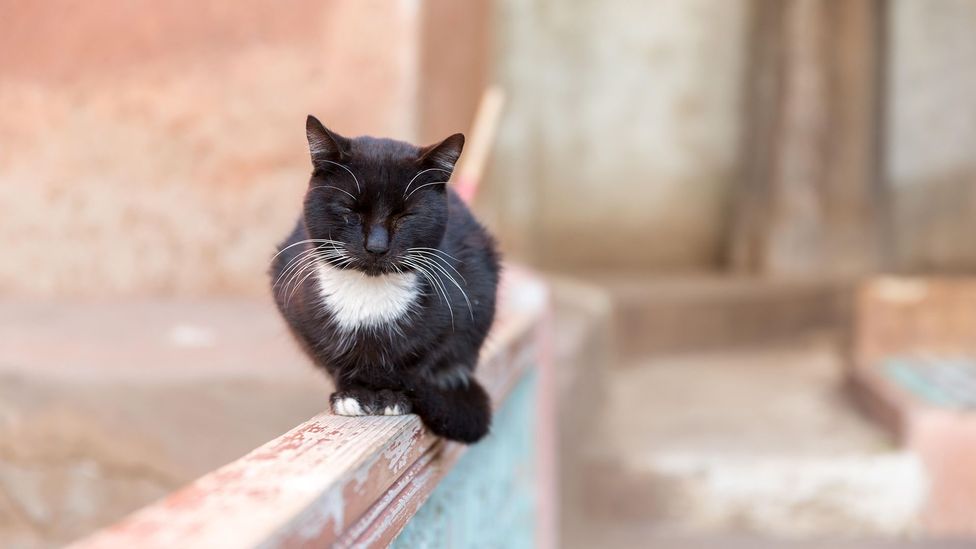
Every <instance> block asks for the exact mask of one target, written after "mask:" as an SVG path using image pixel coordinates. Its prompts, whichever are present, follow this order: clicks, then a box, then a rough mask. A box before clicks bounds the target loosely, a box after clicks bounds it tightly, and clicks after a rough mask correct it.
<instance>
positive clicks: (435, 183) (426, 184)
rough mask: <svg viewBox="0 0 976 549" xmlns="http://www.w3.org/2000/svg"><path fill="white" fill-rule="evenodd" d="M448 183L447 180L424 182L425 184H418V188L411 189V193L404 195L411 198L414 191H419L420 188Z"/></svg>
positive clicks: (405, 198) (406, 198)
mask: <svg viewBox="0 0 976 549" xmlns="http://www.w3.org/2000/svg"><path fill="white" fill-rule="evenodd" d="M446 184H447V181H434V182H433V183H424V184H423V185H418V186H417V188H416V189H414V190H412V191H410V194H408V195H407V196H405V197H403V199H404V200H410V197H411V196H413V193H415V192H417V191H419V190H420V189H423V188H424V187H430V186H431V185H446Z"/></svg>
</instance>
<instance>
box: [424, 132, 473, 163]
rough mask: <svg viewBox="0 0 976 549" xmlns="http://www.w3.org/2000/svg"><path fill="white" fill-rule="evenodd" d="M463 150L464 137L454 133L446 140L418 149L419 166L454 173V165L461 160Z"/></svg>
mask: <svg viewBox="0 0 976 549" xmlns="http://www.w3.org/2000/svg"><path fill="white" fill-rule="evenodd" d="M463 148H464V135H463V134H460V133H456V134H454V135H452V136H450V137H448V138H447V139H445V140H443V141H441V142H440V143H436V144H434V145H430V146H428V147H424V148H422V149H420V166H421V167H422V168H439V169H441V170H444V171H445V172H448V173H451V172H453V171H454V164H456V163H457V161H458V158H461V149H463Z"/></svg>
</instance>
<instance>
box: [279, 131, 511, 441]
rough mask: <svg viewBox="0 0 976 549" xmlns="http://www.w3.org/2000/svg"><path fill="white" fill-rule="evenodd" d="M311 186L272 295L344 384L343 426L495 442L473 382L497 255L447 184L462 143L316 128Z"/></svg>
mask: <svg viewBox="0 0 976 549" xmlns="http://www.w3.org/2000/svg"><path fill="white" fill-rule="evenodd" d="M305 131H306V136H307V138H308V145H309V151H310V153H311V159H312V168H313V170H312V176H311V179H310V181H309V186H308V190H307V191H306V194H305V199H304V207H303V212H302V215H301V216H300V217H299V219H298V222H297V224H296V225H295V228H294V230H293V231H292V232H291V234H290V235H289V236H288V238H287V239H286V240H285V241H284V242H283V243H281V244H280V245H279V247H278V253H277V254H276V255H275V256H274V258H273V259H272V262H271V263H272V265H271V272H270V274H271V279H272V293H273V295H274V299H275V303H276V304H277V306H278V309H279V311H280V312H281V314H282V316H284V318H285V321H286V323H287V325H288V327H289V328H290V330H291V332H292V333H293V334H294V336H295V338H296V339H297V340H298V342H299V344H300V346H301V347H302V349H303V350H304V351H305V353H306V354H308V356H309V357H310V358H311V359H312V361H313V362H314V363H315V365H316V366H318V367H320V368H322V369H324V370H325V371H326V372H327V373H328V374H329V375H330V376H331V377H332V379H333V381H334V382H335V387H336V390H335V392H334V393H333V394H332V395H331V397H330V399H329V402H330V405H331V408H332V412H333V413H334V414H338V415H347V416H358V415H401V414H408V413H416V414H417V415H419V416H420V418H421V419H422V420H423V422H424V424H425V425H426V426H427V428H428V429H429V430H430V431H431V432H433V433H434V434H436V435H438V436H441V437H444V438H447V439H451V440H456V441H459V442H463V443H473V442H476V441H478V440H480V439H481V438H482V437H484V436H485V435H486V434H487V433H488V431H489V427H490V423H491V405H490V401H489V397H488V395H487V393H486V392H485V390H484V388H482V386H481V385H480V384H479V383H478V381H477V380H475V378H474V377H473V373H474V369H475V366H476V365H477V361H478V353H479V350H480V349H481V346H482V343H483V342H484V340H485V336H486V335H487V333H488V330H489V328H490V327H491V325H492V321H493V320H494V316H495V297H496V296H495V294H496V290H497V286H498V278H499V270H500V265H499V254H498V252H497V249H496V245H495V241H494V239H493V238H492V236H491V235H490V234H489V233H488V231H487V230H486V229H485V228H484V227H483V226H482V225H481V224H480V223H479V222H478V221H477V220H476V219H475V218H474V216H473V215H472V213H471V211H470V210H469V209H468V208H467V206H466V205H465V204H464V202H463V201H462V200H461V199H460V198H459V197H458V195H457V193H455V191H454V190H453V189H452V188H451V187H450V186H449V185H448V184H447V182H448V180H449V179H450V177H451V173H452V172H453V170H454V165H455V163H456V162H457V160H458V158H459V157H460V156H461V150H462V148H463V146H464V136H463V135H462V134H459V133H458V134H454V135H452V136H450V137H448V138H446V139H444V140H443V141H441V142H439V143H437V144H434V145H430V146H427V147H417V146H414V145H411V144H409V143H405V142H402V141H395V140H392V139H379V138H373V137H357V138H346V137H343V136H341V135H339V134H337V133H335V132H332V131H330V130H329V129H327V128H326V127H325V126H323V125H322V123H321V122H319V120H318V119H316V118H315V117H314V116H311V115H309V117H308V119H307V121H306V124H305Z"/></svg>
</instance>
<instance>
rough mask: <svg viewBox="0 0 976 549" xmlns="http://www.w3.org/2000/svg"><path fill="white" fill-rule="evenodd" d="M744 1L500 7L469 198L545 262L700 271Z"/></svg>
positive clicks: (721, 183) (717, 255)
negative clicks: (487, 163) (488, 150)
mask: <svg viewBox="0 0 976 549" xmlns="http://www.w3.org/2000/svg"><path fill="white" fill-rule="evenodd" d="M748 5H749V2H748V1H746V0H667V1H656V2H629V1H626V0H582V1H577V2H572V3H571V5H570V4H569V3H566V2H559V1H555V0H529V1H522V0H503V1H501V2H499V12H498V15H497V16H498V19H497V23H498V30H497V33H498V34H497V36H498V38H497V39H496V44H497V45H498V46H497V47H498V49H497V53H498V58H499V65H498V67H497V73H498V78H499V80H500V81H501V82H503V83H504V84H505V85H506V87H507V89H508V90H509V92H510V102H509V105H508V110H507V114H506V117H505V121H504V124H503V127H502V134H501V138H502V141H501V143H500V146H499V150H498V154H497V155H496V157H495V159H496V160H495V162H494V164H493V165H492V169H491V179H490V181H489V183H488V187H489V188H488V189H487V190H486V194H487V195H488V196H486V197H485V198H486V200H485V202H490V203H491V204H486V207H488V206H494V209H493V211H492V224H493V225H494V226H496V227H497V229H498V231H499V232H501V233H502V235H503V236H504V240H505V241H506V243H507V244H508V245H509V248H510V249H511V250H513V251H514V253H516V254H518V255H521V256H523V257H527V258H529V259H531V260H532V261H538V262H541V263H542V264H544V265H546V266H550V267H555V268H564V269H571V270H578V269H587V268H623V269H654V270H658V271H660V270H700V269H713V268H716V267H717V266H718V265H719V263H720V261H721V258H722V257H723V255H724V246H725V239H726V234H725V233H726V230H727V229H726V223H727V208H728V205H729V199H730V188H731V186H732V185H733V184H734V181H735V179H736V176H737V175H738V174H737V172H738V170H739V162H738V152H739V149H738V139H739V136H740V132H741V124H742V120H741V112H742V111H741V106H742V105H741V101H742V98H741V90H742V89H743V82H742V77H743V76H742V75H743V68H744V62H745V60H744V54H745V43H744V38H745V26H746V19H747V17H746V16H747V11H748Z"/></svg>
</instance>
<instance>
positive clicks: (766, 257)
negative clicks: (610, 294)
mask: <svg viewBox="0 0 976 549" xmlns="http://www.w3.org/2000/svg"><path fill="white" fill-rule="evenodd" d="M753 6H754V13H753V33H752V36H753V39H752V40H753V42H752V44H751V57H752V60H753V66H752V68H751V74H750V76H749V78H748V79H747V80H748V82H749V89H748V92H747V100H748V105H747V117H748V130H747V133H746V136H745V139H744V141H745V157H744V164H745V171H744V181H742V185H741V188H740V192H739V193H738V196H737V202H736V210H735V212H734V222H733V232H732V242H731V246H730V250H731V264H732V268H733V269H734V270H736V271H739V272H744V273H752V274H770V275H784V276H804V277H807V276H809V277H821V276H846V275H857V274H861V273H866V272H871V271H874V270H876V269H877V268H878V267H879V266H881V265H882V264H883V262H884V256H885V255H886V254H885V251H884V246H883V243H882V241H881V235H882V234H883V231H882V230H881V229H882V227H883V226H884V223H885V221H884V220H885V218H886V214H885V211H886V208H885V202H886V198H885V193H884V192H883V187H882V183H881V170H880V157H881V152H880V151H881V147H880V135H881V115H882V101H881V85H882V80H881V68H882V61H883V59H882V58H883V53H884V47H883V42H884V40H883V34H884V33H883V27H884V24H885V18H884V12H885V10H884V6H885V2H884V0H845V1H844V2H835V1H832V0H756V2H754V5H753Z"/></svg>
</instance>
